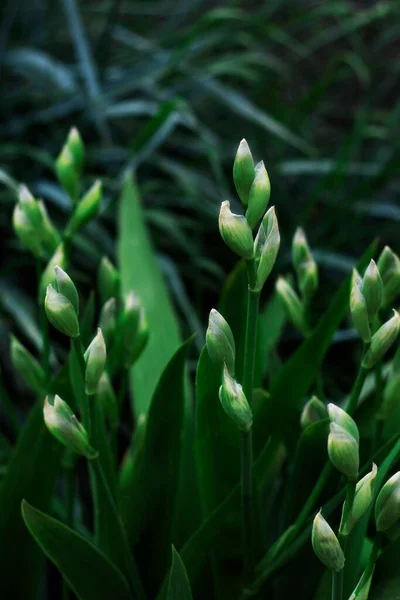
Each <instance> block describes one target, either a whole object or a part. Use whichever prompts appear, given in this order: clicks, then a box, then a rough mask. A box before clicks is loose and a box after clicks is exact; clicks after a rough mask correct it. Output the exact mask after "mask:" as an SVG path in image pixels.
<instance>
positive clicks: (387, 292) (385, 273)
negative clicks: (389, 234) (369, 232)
mask: <svg viewBox="0 0 400 600" xmlns="http://www.w3.org/2000/svg"><path fill="white" fill-rule="evenodd" d="M378 269H379V273H380V275H381V277H382V284H383V298H382V306H384V307H386V308H387V307H389V306H390V305H391V303H392V302H393V300H394V299H395V298H396V296H397V295H398V294H399V292H400V259H399V257H398V256H397V254H395V253H394V252H393V250H392V249H391V248H389V246H385V247H384V249H383V250H382V252H381V255H380V257H379V258H378Z"/></svg>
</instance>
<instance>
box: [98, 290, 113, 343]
mask: <svg viewBox="0 0 400 600" xmlns="http://www.w3.org/2000/svg"><path fill="white" fill-rule="evenodd" d="M116 325H117V302H116V300H115V298H110V299H109V300H107V302H106V303H105V304H104V305H103V308H102V309H101V313H100V321H99V327H100V329H101V330H102V332H103V336H104V339H105V341H106V345H107V347H108V348H109V347H110V346H111V345H112V343H113V341H114V336H115V329H116Z"/></svg>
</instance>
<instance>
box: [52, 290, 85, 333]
mask: <svg viewBox="0 0 400 600" xmlns="http://www.w3.org/2000/svg"><path fill="white" fill-rule="evenodd" d="M44 307H45V310H46V315H47V318H48V320H49V321H50V323H51V324H52V325H53V327H55V328H56V329H57V330H58V331H60V332H61V333H64V334H65V335H67V336H68V337H71V338H75V337H78V336H79V323H78V317H77V314H76V312H75V309H74V307H73V306H72V304H71V302H70V301H69V300H68V298H66V297H65V296H63V295H62V294H59V293H58V292H56V290H55V289H54V288H53V286H52V285H51V284H49V285H48V286H47V292H46V298H45V302H44Z"/></svg>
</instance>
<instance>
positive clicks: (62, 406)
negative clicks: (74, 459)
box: [43, 395, 97, 459]
mask: <svg viewBox="0 0 400 600" xmlns="http://www.w3.org/2000/svg"><path fill="white" fill-rule="evenodd" d="M43 415H44V422H45V423H46V427H47V429H48V430H49V431H50V433H51V434H52V435H53V436H54V437H55V438H56V439H57V440H58V441H59V442H61V443H62V444H64V446H66V447H67V448H68V449H69V450H72V451H73V452H76V453H77V454H80V455H82V456H86V458H88V459H92V458H96V456H97V452H96V451H95V450H94V449H93V448H92V447H91V445H90V444H89V438H88V434H87V432H86V429H85V428H84V427H83V425H81V423H79V421H78V419H77V418H76V416H75V415H74V413H73V412H72V410H71V409H70V407H69V406H68V404H67V403H66V402H64V400H61V398H60V396H57V395H56V396H55V398H54V404H50V402H49V399H48V397H46V399H45V402H44V408H43Z"/></svg>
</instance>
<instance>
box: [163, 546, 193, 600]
mask: <svg viewBox="0 0 400 600" xmlns="http://www.w3.org/2000/svg"><path fill="white" fill-rule="evenodd" d="M167 600H192V590H191V589H190V582H189V578H188V576H187V573H186V569H185V565H184V564H183V562H182V559H181V557H180V556H179V554H178V552H177V551H176V550H175V548H174V547H172V565H171V571H170V574H169V581H168V592H167Z"/></svg>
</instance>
